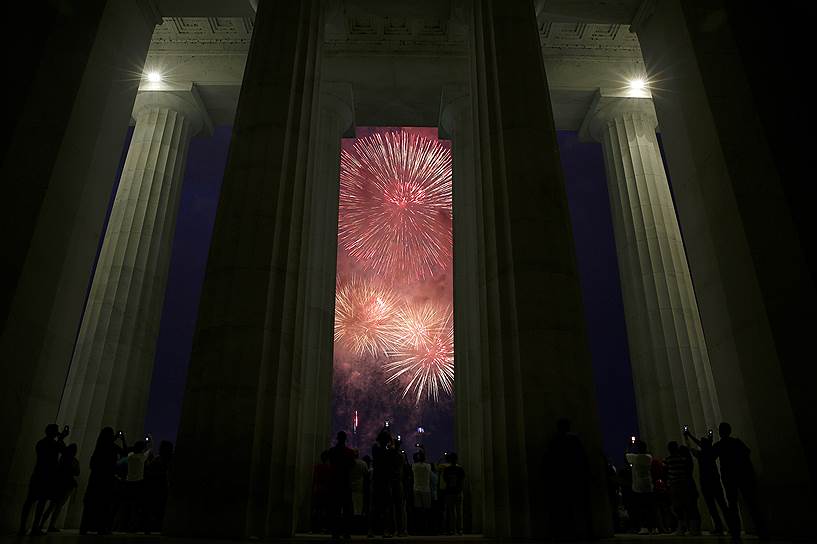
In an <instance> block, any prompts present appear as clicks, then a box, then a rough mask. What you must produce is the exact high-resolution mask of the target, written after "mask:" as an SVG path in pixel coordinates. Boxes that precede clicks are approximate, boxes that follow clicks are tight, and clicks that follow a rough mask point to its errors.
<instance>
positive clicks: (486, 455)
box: [454, 0, 610, 539]
mask: <svg viewBox="0 0 817 544" xmlns="http://www.w3.org/2000/svg"><path fill="white" fill-rule="evenodd" d="M473 7H474V13H473V15H474V17H473V30H474V33H473V36H472V37H473V41H472V50H471V54H472V55H471V67H472V81H471V88H472V93H473V98H474V109H473V111H474V112H475V114H476V115H475V124H476V134H477V139H476V145H475V151H476V154H477V157H478V164H479V169H478V170H479V177H478V183H479V184H480V190H481V194H482V197H481V200H482V208H481V213H480V214H479V217H478V219H479V221H481V228H482V233H481V236H482V237H483V238H482V239H478V240H477V241H476V242H475V243H477V244H480V245H481V246H482V248H481V251H482V254H483V255H484V263H485V264H484V270H483V271H480V272H479V274H481V276H480V277H479V279H478V280H477V281H479V282H480V285H479V288H480V291H481V296H484V297H485V311H484V312H483V319H484V322H483V323H482V325H481V326H482V327H484V328H482V329H481V330H480V334H481V337H482V339H483V345H482V349H481V357H482V358H484V363H483V364H482V365H480V366H481V368H479V369H478V370H477V371H478V372H480V373H481V378H480V379H481V386H482V390H481V391H468V393H467V394H468V395H480V396H481V398H480V402H481V412H482V413H481V428H482V431H481V434H482V442H481V443H476V442H473V441H469V442H468V443H467V444H466V445H460V448H462V449H464V448H471V449H472V450H473V451H481V452H482V461H483V467H484V474H485V476H484V477H485V481H486V482H488V481H491V482H492V485H491V486H490V487H489V486H487V485H486V493H485V506H484V512H485V518H484V520H483V528H484V530H483V532H484V533H485V534H488V535H490V536H494V537H521V538H534V539H542V538H557V539H567V538H575V539H585V538H590V537H592V536H601V535H606V534H609V533H610V516H609V505H608V502H607V499H606V489H605V484H604V481H605V470H606V467H605V464H604V461H603V459H604V458H603V455H602V452H601V437H600V433H599V427H598V414H597V413H596V403H595V386H594V383H593V379H592V373H591V367H590V353H589V348H588V345H587V339H586V334H585V326H584V318H583V315H582V301H581V291H580V285H579V277H578V272H577V269H576V259H575V254H574V247H573V236H572V232H571V227H570V217H569V212H568V207H567V198H566V195H565V188H564V182H563V177H562V172H561V165H560V162H559V152H558V144H557V141H556V131H555V128H554V123H553V114H552V111H551V107H550V101H549V98H548V97H549V92H548V86H547V78H546V75H545V69H544V64H543V60H542V56H541V52H540V49H539V35H538V32H537V26H536V18H535V13H534V9H533V4H532V3H530V2H506V1H504V0H476V1H475V2H473ZM454 215H455V216H456V215H457V210H456V209H455V210H454ZM478 233H479V229H476V230H472V231H471V235H473V236H477V235H478ZM462 235H463V233H460V235H459V236H460V237H461V236H462ZM460 239H461V238H460ZM458 243H460V242H458ZM456 252H457V250H456V247H455V253H456ZM455 278H456V273H455ZM454 289H455V292H456V290H457V284H455V286H454ZM456 296H457V295H455V297H456ZM472 369H473V367H471V368H469V371H470V370H472ZM461 392H462V391H461V390H460V389H458V393H457V394H458V395H459V394H461ZM458 405H460V406H461V405H462V403H461V402H458ZM561 417H566V418H569V419H570V420H571V421H572V425H573V430H574V431H575V432H577V433H578V435H579V436H580V437H581V440H582V441H583V444H584V447H585V448H586V451H587V459H588V460H589V461H588V465H587V466H586V467H584V468H583V469H582V470H581V472H582V474H583V475H584V477H586V478H587V480H586V481H585V482H582V483H581V484H580V489H582V490H583V491H586V494H582V495H581V497H577V499H576V502H575V503H571V504H570V507H569V508H568V509H567V510H568V511H569V515H567V514H566V515H556V516H552V517H551V516H547V515H543V513H544V512H549V511H550V512H555V511H556V510H554V509H553V508H551V507H552V506H555V505H551V504H549V503H548V495H547V494H546V493H542V492H541V490H543V489H548V488H550V486H551V485H552V478H551V477H552V471H551V470H550V467H546V466H545V463H543V462H542V459H543V458H544V455H545V453H546V452H547V451H548V446H549V440H550V438H551V437H552V436H553V434H555V430H556V422H557V420H558V419H559V418H561ZM563 505H564V504H563V503H560V504H559V505H558V506H563ZM564 506H566V505H564Z"/></svg>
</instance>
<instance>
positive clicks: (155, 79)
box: [147, 71, 162, 83]
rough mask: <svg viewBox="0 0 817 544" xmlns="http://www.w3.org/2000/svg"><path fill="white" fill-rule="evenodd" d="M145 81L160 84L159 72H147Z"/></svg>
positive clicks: (160, 76)
mask: <svg viewBox="0 0 817 544" xmlns="http://www.w3.org/2000/svg"><path fill="white" fill-rule="evenodd" d="M147 79H148V81H150V82H151V83H161V81H162V74H160V73H159V72H156V71H153V72H148V75H147Z"/></svg>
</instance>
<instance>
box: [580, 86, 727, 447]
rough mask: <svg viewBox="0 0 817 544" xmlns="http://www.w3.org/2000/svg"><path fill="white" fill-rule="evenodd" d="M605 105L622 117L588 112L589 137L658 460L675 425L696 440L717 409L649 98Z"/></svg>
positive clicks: (643, 410)
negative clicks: (597, 149) (597, 152)
mask: <svg viewBox="0 0 817 544" xmlns="http://www.w3.org/2000/svg"><path fill="white" fill-rule="evenodd" d="M612 100H613V101H618V102H614V104H617V105H620V106H621V110H620V111H615V112H613V113H611V114H609V115H605V114H604V113H603V112H599V113H597V114H596V115H597V117H596V120H597V122H598V125H599V126H598V127H596V132H597V137H598V138H599V139H601V141H602V145H603V148H604V158H605V167H606V172H607V182H608V190H609V194H610V206H611V208H612V219H613V232H614V234H615V239H616V249H617V254H618V262H619V270H620V276H621V291H622V298H623V302H624V313H625V317H626V323H627V335H628V341H629V347H630V361H631V363H632V367H633V380H634V382H635V389H636V402H637V405H638V413H639V424H640V430H641V435H642V439H643V440H645V441H646V442H647V443H648V444H649V445H650V447H651V448H652V451H653V452H655V453H657V454H659V455H660V454H663V453H664V449H665V447H666V444H667V442H668V441H670V440H680V439H681V429H682V425H684V424H688V425H689V426H690V429H691V430H692V431H693V432H695V433H697V434H698V435H699V436H700V435H702V434H703V433H704V432H705V430H706V429H708V428H709V429H714V428H717V425H718V423H719V422H720V409H719V405H718V400H717V394H716V392H715V386H714V383H713V380H712V370H711V368H710V364H709V355H708V353H707V349H706V340H705V338H704V334H703V329H702V326H701V319H700V315H699V313H698V304H697V302H696V299H695V291H694V288H693V285H692V278H691V277H690V274H689V265H688V264H687V259H686V252H685V250H684V243H683V239H682V238H681V231H680V229H679V227H678V220H677V218H676V215H675V206H674V204H673V200H672V194H671V193H670V188H669V183H668V181H667V177H666V173H665V172H664V166H663V162H662V160H661V152H660V150H659V148H658V140H657V137H656V135H655V127H656V122H657V121H656V119H655V116H654V114H653V113H652V111H651V109H652V106H651V104H650V102H651V101H650V100H649V99H648V98H621V99H612ZM612 105H613V104H610V105H608V107H609V106H612ZM628 105H629V106H630V108H629V109H628ZM608 111H610V110H608Z"/></svg>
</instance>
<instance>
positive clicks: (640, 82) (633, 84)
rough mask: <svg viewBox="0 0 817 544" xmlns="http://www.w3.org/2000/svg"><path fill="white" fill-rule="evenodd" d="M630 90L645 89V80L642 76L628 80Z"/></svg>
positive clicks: (637, 91)
mask: <svg viewBox="0 0 817 544" xmlns="http://www.w3.org/2000/svg"><path fill="white" fill-rule="evenodd" d="M630 90H631V91H632V92H633V93H643V92H644V91H646V90H647V82H646V81H645V80H644V78H640V77H639V78H636V79H631V80H630Z"/></svg>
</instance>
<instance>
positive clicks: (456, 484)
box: [443, 452, 465, 535]
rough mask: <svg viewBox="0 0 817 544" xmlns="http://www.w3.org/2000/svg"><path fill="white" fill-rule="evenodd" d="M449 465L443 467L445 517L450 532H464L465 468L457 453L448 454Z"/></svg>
mask: <svg viewBox="0 0 817 544" xmlns="http://www.w3.org/2000/svg"><path fill="white" fill-rule="evenodd" d="M446 461H448V466H447V467H445V469H443V481H445V519H446V522H447V525H448V534H451V535H453V534H454V533H456V534H458V535H461V534H462V495H463V491H464V490H465V469H463V468H462V467H461V466H460V465H458V464H457V454H456V453H454V452H451V453H449V454H448V455H447V456H446Z"/></svg>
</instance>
